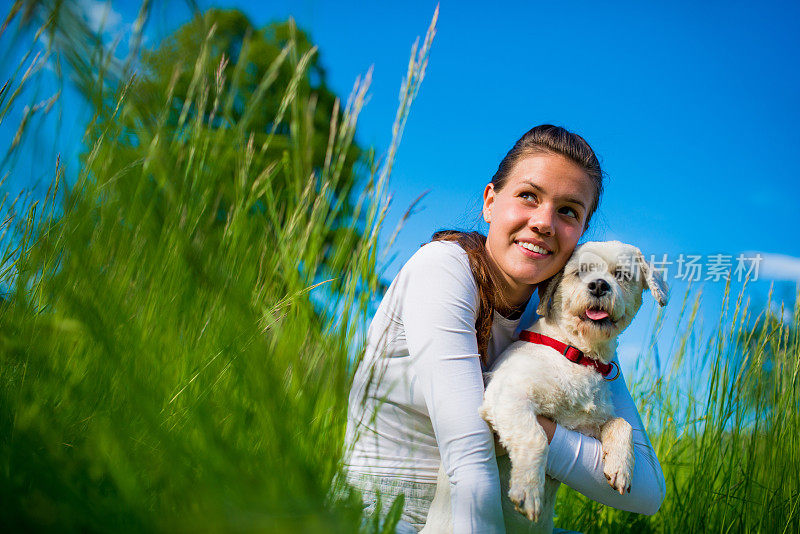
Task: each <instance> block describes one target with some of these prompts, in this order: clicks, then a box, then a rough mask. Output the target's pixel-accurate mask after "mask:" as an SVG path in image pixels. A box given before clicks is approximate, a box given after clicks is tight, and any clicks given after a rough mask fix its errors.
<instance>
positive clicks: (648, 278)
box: [636, 248, 669, 306]
mask: <svg viewBox="0 0 800 534" xmlns="http://www.w3.org/2000/svg"><path fill="white" fill-rule="evenodd" d="M636 261H637V263H638V264H639V270H640V271H641V273H642V279H643V283H644V284H645V287H647V288H649V289H650V293H652V295H653V298H654V299H656V302H658V304H659V306H666V305H667V302H668V301H669V288H668V287H667V283H666V282H665V281H664V278H663V277H662V276H661V273H659V272H657V271H654V270H653V269H651V268H650V264H648V263H647V260H645V259H644V254H642V251H640V250H639V249H638V248H637V249H636Z"/></svg>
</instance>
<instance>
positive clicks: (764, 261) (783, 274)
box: [745, 252, 800, 282]
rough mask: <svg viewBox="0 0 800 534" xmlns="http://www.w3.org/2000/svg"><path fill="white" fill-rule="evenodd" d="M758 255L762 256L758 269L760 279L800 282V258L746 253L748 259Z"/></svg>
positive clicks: (763, 253)
mask: <svg viewBox="0 0 800 534" xmlns="http://www.w3.org/2000/svg"><path fill="white" fill-rule="evenodd" d="M756 254H760V255H761V263H760V265H759V268H758V277H759V278H768V279H770V280H791V281H797V282H800V258H796V257H794V256H786V255H784V254H771V253H769V252H746V253H745V255H746V256H748V257H755V255H756Z"/></svg>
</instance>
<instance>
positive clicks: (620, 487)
mask: <svg viewBox="0 0 800 534" xmlns="http://www.w3.org/2000/svg"><path fill="white" fill-rule="evenodd" d="M603 474H604V475H605V476H606V480H608V483H609V484H610V485H611V487H612V488H614V490H615V491H617V492H618V493H619V494H620V495H624V494H625V492H626V491H627V492H629V493H630V491H631V478H632V475H633V454H617V453H612V452H606V451H604V452H603Z"/></svg>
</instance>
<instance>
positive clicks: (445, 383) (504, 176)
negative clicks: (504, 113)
mask: <svg viewBox="0 0 800 534" xmlns="http://www.w3.org/2000/svg"><path fill="white" fill-rule="evenodd" d="M601 193H602V171H601V169H600V164H599V162H598V160H597V157H596V156H595V154H594V152H593V151H592V149H591V148H590V147H589V145H588V144H587V143H586V141H584V140H583V138H582V137H580V136H579V135H576V134H574V133H571V132H568V131H567V130H565V129H563V128H560V127H556V126H551V125H542V126H537V127H535V128H533V129H532V130H530V131H529V132H527V133H526V134H525V135H523V136H522V138H520V139H519V141H517V143H516V144H515V145H514V147H513V148H512V149H511V150H510V151H509V152H508V154H506V156H505V157H504V158H503V161H501V162H500V166H499V168H498V170H497V173H496V174H495V175H494V177H493V178H492V181H491V183H489V184H488V185H487V186H486V188H485V190H484V194H483V217H484V220H485V221H486V222H487V223H489V232H488V234H487V236H486V237H485V238H484V237H483V236H482V235H480V234H477V233H474V232H472V233H461V232H450V231H447V232H439V233H437V234H434V237H433V241H432V242H431V243H428V244H427V245H425V246H423V247H422V248H421V249H420V250H419V251H417V253H416V254H414V256H412V258H411V259H410V260H409V261H408V263H406V264H405V265H404V266H403V268H402V269H401V270H400V273H399V274H398V275H397V277H396V278H395V280H394V281H393V282H392V284H391V286H390V287H389V290H388V291H387V293H386V295H385V296H384V298H383V300H382V302H381V304H380V306H379V308H378V310H377V312H376V314H375V317H374V319H373V321H372V323H371V325H370V328H369V333H368V337H367V350H366V354H365V357H364V360H363V361H362V363H361V365H360V366H359V368H358V370H357V372H356V376H355V378H354V381H353V388H352V390H351V393H350V403H349V412H348V425H347V436H346V442H347V446H348V456H347V460H346V469H347V480H348V482H349V483H350V484H351V485H353V486H355V487H356V488H358V489H359V490H360V491H361V492H362V495H363V496H364V499H365V504H367V505H369V506H373V507H374V506H375V504H376V500H377V496H378V494H380V495H381V496H382V500H383V503H384V504H385V505H386V506H388V503H391V502H392V501H393V500H394V498H395V497H396V496H397V495H398V494H400V493H403V494H404V495H405V507H404V513H403V515H402V519H403V520H404V521H405V522H407V523H408V524H405V523H404V527H405V528H411V527H413V529H419V528H421V527H422V526H423V525H424V523H425V516H426V515H427V510H428V507H429V506H430V502H431V500H432V499H433V495H434V493H435V487H436V475H437V471H438V468H439V463H440V462H442V463H443V464H444V466H445V468H446V470H447V472H448V475H449V477H450V481H451V484H452V492H451V498H452V506H453V517H454V520H455V524H454V532H456V533H459V534H460V533H466V532H503V531H504V527H503V517H502V511H501V504H500V496H501V494H500V491H501V490H500V482H499V478H498V470H497V462H496V460H495V451H494V440H493V436H492V432H491V430H490V429H489V427H488V426H487V424H486V423H485V422H484V421H483V420H482V419H481V418H480V416H479V415H478V407H479V406H480V404H481V402H482V399H483V378H482V372H483V371H485V370H487V369H489V368H490V367H491V364H492V363H493V361H494V359H495V358H496V357H497V356H498V355H499V354H500V353H501V352H502V351H503V350H504V349H505V348H506V346H508V345H509V344H510V343H511V342H512V341H513V340H514V339H516V338H515V333H516V332H518V331H519V323H520V317H521V314H522V310H524V309H525V308H526V306H527V304H528V301H529V300H530V298H531V296H532V295H533V293H534V290H535V289H536V288H537V285H538V284H540V283H541V282H543V281H545V280H547V279H548V278H550V277H551V276H552V275H554V274H555V273H556V272H558V271H559V270H560V269H561V268H562V267H563V266H564V265H565V264H566V262H567V260H568V258H569V257H570V255H571V254H572V251H573V250H574V249H575V246H576V245H577V243H578V240H579V239H580V237H581V235H582V234H583V232H584V231H585V230H586V228H587V227H588V225H589V221H590V219H591V217H592V214H593V213H594V211H595V210H596V209H597V205H598V203H599V200H600V195H601ZM532 309H535V305H534V306H533V307H532ZM525 326H527V325H525ZM611 389H612V395H613V400H614V405H615V409H616V411H617V415H619V416H620V417H623V418H625V419H626V420H628V422H629V423H631V425H632V426H633V428H634V442H635V443H636V445H635V447H634V453H635V456H636V464H635V468H634V474H633V481H632V491H631V493H629V494H626V495H619V494H617V493H616V492H614V491H613V490H612V489H611V488H610V486H609V485H608V483H607V482H606V480H605V477H604V475H603V468H602V458H601V454H602V452H601V448H600V443H599V442H598V441H597V440H595V439H593V438H590V437H587V436H583V435H582V434H579V433H577V432H573V431H570V430H566V429H564V428H561V427H560V426H558V425H556V424H555V423H554V422H553V421H551V420H548V419H546V418H543V417H540V418H539V423H540V424H541V425H542V427H543V428H544V429H545V432H546V433H547V437H548V440H549V442H550V453H549V455H548V466H547V467H548V469H547V471H548V474H549V475H550V476H552V477H554V478H556V479H558V480H560V481H562V482H564V483H565V484H567V485H569V486H571V487H573V488H575V489H577V490H578V491H580V492H582V493H584V494H585V495H587V496H589V497H591V498H593V499H595V500H597V501H599V502H602V503H605V504H608V505H610V506H614V507H616V508H621V509H625V510H629V511H634V512H639V513H647V514H653V513H655V512H656V511H657V510H658V507H659V506H660V504H661V500H662V499H663V496H664V491H665V490H664V479H663V475H662V473H661V468H660V466H659V464H658V460H657V459H656V456H655V453H654V452H653V449H652V447H651V445H650V442H649V440H648V438H647V435H646V434H645V432H644V427H643V425H642V423H641V420H640V418H639V415H638V413H637V411H636V407H635V405H634V404H633V401H632V400H631V397H630V394H629V393H628V390H627V388H626V386H625V383H624V379H622V377H620V378H619V379H618V380H617V381H615V382H613V383H612V388H611ZM409 524H410V525H409ZM413 529H411V530H410V531H413ZM398 531H400V529H398Z"/></svg>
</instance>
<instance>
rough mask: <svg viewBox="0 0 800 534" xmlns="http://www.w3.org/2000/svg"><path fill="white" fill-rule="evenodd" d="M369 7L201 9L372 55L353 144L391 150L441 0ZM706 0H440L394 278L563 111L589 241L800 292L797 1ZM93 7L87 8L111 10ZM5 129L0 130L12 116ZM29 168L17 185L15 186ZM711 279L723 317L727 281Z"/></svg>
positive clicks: (346, 78)
mask: <svg viewBox="0 0 800 534" xmlns="http://www.w3.org/2000/svg"><path fill="white" fill-rule="evenodd" d="M365 4H367V3H363V2H345V1H338V2H317V1H310V0H305V1H299V2H269V3H264V4H263V5H262V4H261V3H249V2H222V4H219V3H215V4H210V3H207V2H201V3H200V6H201V8H204V7H209V6H211V5H214V6H220V5H224V6H237V7H239V8H240V9H242V10H243V11H244V12H245V13H247V14H248V15H249V17H250V18H251V20H252V21H253V22H254V23H255V24H256V25H257V26H262V25H264V24H266V23H267V22H269V21H270V20H274V19H278V18H285V17H287V16H289V15H292V16H294V17H295V19H296V20H297V22H298V24H299V25H300V26H301V27H303V28H305V29H306V30H307V31H308V32H309V34H310V36H311V38H312V40H313V41H314V42H316V43H317V44H318V45H319V47H320V51H321V52H320V53H321V61H322V63H323V64H324V65H325V66H326V68H327V71H328V82H329V84H330V86H331V87H332V88H333V89H334V90H335V91H336V92H338V93H339V94H341V95H345V94H347V93H348V92H349V90H350V88H351V87H352V84H353V81H354V79H355V78H356V76H358V75H359V74H363V73H364V72H366V70H367V69H368V68H369V67H370V66H371V65H374V74H373V84H372V89H371V91H370V94H371V98H370V102H369V104H368V105H367V107H366V109H365V111H364V113H363V116H362V120H361V122H360V126H359V131H358V135H357V139H358V141H359V142H360V143H361V144H362V145H374V146H376V147H377V148H378V149H379V150H381V149H385V147H386V146H387V145H388V142H389V139H390V135H391V124H392V120H393V118H394V113H395V109H396V105H397V93H398V89H399V86H400V82H401V79H402V76H403V74H404V73H405V70H406V65H407V62H408V56H409V52H410V47H411V44H412V43H413V41H414V39H415V38H416V37H417V36H419V35H423V34H424V32H425V29H426V28H427V25H428V22H429V21H430V18H431V15H432V13H433V10H434V7H435V5H436V4H435V2H392V3H388V2H385V3H384V2H373V3H370V4H371V5H365ZM697 4H698V3H696V2H668V3H666V2H664V3H655V2H613V3H611V2H602V3H601V2H512V3H500V2H497V3H491V4H487V3H485V2H480V3H478V2H474V3H472V2H463V1H461V2H455V1H443V2H442V3H441V8H440V16H439V26H438V33H437V36H436V39H435V41H434V45H433V51H432V53H431V58H430V63H429V66H428V71H427V76H426V79H425V81H424V82H423V84H422V89H421V91H420V94H419V97H418V99H417V101H416V103H415V105H414V107H413V109H412V112H411V117H410V119H409V122H408V125H407V127H406V132H405V136H404V139H403V143H402V144H401V147H400V151H399V154H398V159H397V163H396V166H395V170H394V174H393V177H392V181H391V185H390V188H391V191H392V192H393V194H394V197H393V210H392V212H391V214H390V217H389V220H388V223H387V229H388V231H387V232H386V235H387V237H388V234H389V233H390V232H391V229H392V228H393V227H394V225H395V223H396V222H397V220H398V219H399V218H400V216H401V215H402V214H403V212H404V211H405V209H406V208H407V207H408V205H409V204H410V203H411V202H412V201H413V200H414V199H415V198H417V197H418V196H419V195H420V194H421V193H422V192H424V191H426V190H429V193H428V194H427V196H426V197H425V199H424V200H423V202H422V203H421V205H420V209H419V210H418V211H417V212H416V213H415V215H414V216H413V217H412V218H411V219H410V220H409V221H408V222H407V224H406V225H405V227H404V229H403V232H402V233H401V235H400V237H399V239H398V241H397V243H396V246H395V249H394V251H393V252H394V253H395V255H396V260H395V261H394V262H393V263H392V264H390V265H388V266H387V268H386V275H387V277H391V276H393V275H394V274H395V273H396V271H397V269H399V267H400V266H401V264H402V262H403V261H405V259H407V258H408V257H409V256H410V255H411V254H412V253H413V252H414V250H415V249H416V248H417V247H418V246H419V244H420V243H422V242H424V241H426V240H427V239H428V238H429V236H430V234H431V233H432V232H433V231H434V230H436V229H439V228H443V227H461V228H477V229H483V230H485V227H483V226H482V225H481V224H482V223H480V224H479V207H480V196H481V193H482V190H483V187H484V186H485V184H486V183H487V182H488V180H489V179H490V178H491V176H492V174H493V173H494V171H495V169H496V167H497V164H498V163H499V161H500V159H501V158H502V157H503V155H504V154H505V152H506V151H507V150H508V149H509V148H510V147H511V145H512V144H513V143H514V141H515V140H516V139H517V138H518V137H519V136H520V135H521V134H522V133H524V132H525V131H526V130H528V129H529V128H531V127H532V126H534V125H536V124H541V123H553V124H558V125H562V126H565V127H567V128H568V129H571V130H574V131H576V132H578V133H580V134H581V135H583V136H584V137H585V138H586V139H587V140H588V141H589V143H590V144H591V145H592V146H593V148H594V149H595V151H596V152H597V153H598V155H599V157H600V160H601V163H602V164H603V167H604V170H605V171H606V173H607V174H608V180H607V182H606V194H605V196H604V198H603V201H602V204H601V207H600V210H599V212H598V214H597V215H596V216H595V220H594V221H593V228H592V229H591V231H590V232H589V234H588V235H587V238H588V239H619V240H621V241H626V242H629V243H633V244H635V245H637V246H639V247H640V248H641V249H642V250H643V251H644V252H645V253H646V254H648V255H649V254H657V255H658V256H659V257H660V256H661V255H662V254H667V255H668V259H669V260H671V261H675V260H676V259H677V258H678V256H679V255H680V254H684V255H689V254H694V255H701V256H703V259H704V261H705V260H706V258H707V257H708V256H709V255H711V254H725V255H730V256H731V257H732V260H733V261H734V263H735V258H736V255H738V254H740V253H742V252H746V253H747V254H748V255H750V256H752V255H753V254H754V253H756V252H758V253H762V256H763V257H764V258H765V260H764V261H762V263H761V264H760V271H761V280H762V281H761V282H759V283H757V284H755V286H754V293H753V295H754V298H755V299H756V300H758V299H763V295H765V293H766V291H767V287H768V286H769V283H770V281H773V280H774V281H776V282H777V283H778V286H777V287H778V294H779V296H782V297H783V298H789V299H790V298H792V294H793V293H792V292H793V288H794V287H795V284H796V283H797V282H798V281H800V239H798V238H797V236H796V232H797V230H796V228H795V224H796V221H797V218H798V214H800V185H799V183H800V182H798V176H797V174H798V167H797V165H796V160H797V155H798V148H800V129H798V128H797V124H800V106H798V96H800V75H798V72H797V69H796V65H797V63H798V52H799V51H800V33H798V32H797V31H796V22H797V20H800V16H799V15H800V4H798V3H797V2H768V3H765V4H761V5H756V4H754V3H752V2H705V3H703V4H702V5H697ZM83 5H84V6H85V7H86V12H87V17H90V16H91V15H90V13H95V14H96V13H97V12H98V10H101V8H103V6H104V4H103V3H101V2H94V1H90V0H84V2H83ZM138 5H139V4H138V3H134V2H131V3H127V2H114V3H113V4H112V7H111V9H112V10H113V11H111V12H109V15H108V18H107V22H108V23H113V24H114V28H116V29H119V30H121V31H125V28H126V25H129V24H130V23H131V22H132V21H133V20H134V18H135V16H136V12H137V10H138ZM103 9H105V8H103ZM101 11H102V10H101ZM189 14H190V13H189V10H188V9H187V8H186V7H185V5H184V4H182V3H179V2H171V3H167V4H163V5H162V4H159V5H157V6H156V7H155V8H154V11H153V14H152V17H151V20H150V21H149V23H148V27H147V35H148V39H149V41H150V42H151V43H152V42H155V41H157V39H158V38H159V36H162V35H164V34H165V33H166V32H168V31H169V30H171V29H173V28H174V27H175V25H176V24H178V23H180V22H181V21H183V20H186V19H187V17H188V16H189ZM109 25H111V24H109ZM64 91H65V92H64V96H63V100H64V101H65V102H66V103H67V105H65V106H64V107H65V109H63V110H62V112H63V113H64V117H65V119H64V124H65V128H64V129H65V130H67V133H62V138H61V140H60V141H57V142H51V145H52V146H55V147H56V149H57V150H59V151H61V152H62V153H64V154H67V157H66V159H67V161H70V159H69V155H70V154H72V155H74V153H75V151H76V150H77V148H76V146H77V145H76V144H75V139H76V138H79V136H80V133H79V132H80V122H81V121H80V120H78V119H79V118H80V116H81V115H80V113H81V112H80V106H79V105H78V104H77V103H76V102H74V100H73V99H74V98H75V96H74V94H73V93H71V92H70V91H69V89H68V88H65V90H64ZM44 96H47V95H44ZM0 128H2V129H3V131H0V140H4V139H6V138H7V137H8V135H9V132H8V127H7V126H6V125H5V124H4V125H2V126H1V127H0ZM11 135H13V132H11ZM43 135H46V134H43ZM34 157H37V158H38V157H40V155H37V156H33V155H32V156H31V158H34ZM71 164H72V165H75V164H76V163H75V162H74V161H72V163H71ZM33 174H35V173H33ZM32 178H35V176H33V175H32V176H20V175H17V176H14V177H13V180H14V184H16V186H18V187H19V186H22V185H25V184H26V183H27V182H29V181H30V180H31V179H32ZM669 269H670V270H668V271H667V273H668V278H669V279H670V282H672V286H673V295H674V297H678V298H676V299H675V300H674V303H673V305H672V306H670V308H669V310H670V313H674V314H676V313H677V311H678V310H677V308H679V304H680V303H679V302H678V301H679V300H680V296H681V294H682V293H683V290H684V288H685V284H684V283H683V282H681V281H679V280H675V279H674V272H675V269H676V266H675V264H673V265H671V266H669ZM703 285H704V291H705V295H706V296H705V304H704V309H705V310H706V313H707V314H708V316H709V317H711V318H712V319H713V318H714V317H715V314H716V311H715V310H716V307H717V306H718V302H719V298H720V295H721V292H722V289H723V287H724V284H723V283H721V282H712V281H707V282H705V283H704V284H703ZM651 308H652V306H651V307H650V308H647V309H645V310H643V313H642V316H643V317H642V319H641V320H640V321H637V323H635V324H634V326H633V327H631V331H630V332H626V334H625V336H626V337H625V338H624V339H625V341H624V342H623V345H624V346H626V347H628V349H627V350H629V351H631V350H633V348H632V347H636V346H638V345H640V344H641V343H642V340H643V339H645V338H646V332H647V324H648V320H649V319H650V318H651V313H652V310H651ZM673 309H675V311H674V312H672V310H673ZM668 316H669V313H668ZM673 320H674V318H673ZM665 331H669V328H668V327H665Z"/></svg>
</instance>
